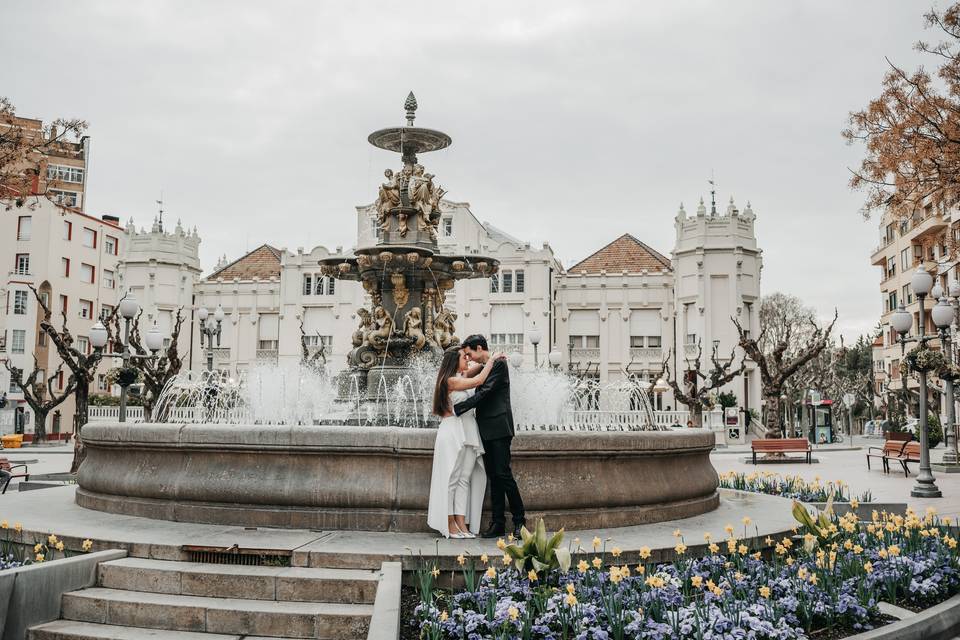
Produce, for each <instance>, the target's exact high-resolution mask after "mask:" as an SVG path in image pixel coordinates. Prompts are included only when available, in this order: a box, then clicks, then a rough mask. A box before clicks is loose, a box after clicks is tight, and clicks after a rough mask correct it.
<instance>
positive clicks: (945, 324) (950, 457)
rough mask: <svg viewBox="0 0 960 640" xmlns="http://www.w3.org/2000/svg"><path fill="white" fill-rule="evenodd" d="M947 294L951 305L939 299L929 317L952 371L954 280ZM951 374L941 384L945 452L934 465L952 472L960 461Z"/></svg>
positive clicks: (958, 286)
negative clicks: (943, 388)
mask: <svg viewBox="0 0 960 640" xmlns="http://www.w3.org/2000/svg"><path fill="white" fill-rule="evenodd" d="M938 289H939V291H938ZM933 293H941V294H942V293H943V289H942V288H941V287H940V286H939V285H938V286H936V287H934V291H933ZM948 293H949V295H950V297H951V298H953V303H952V304H951V302H950V301H949V300H948V299H947V298H946V297H941V298H940V300H939V302H937V304H936V305H935V306H934V307H933V309H932V311H931V315H932V316H933V323H934V324H935V325H936V326H937V331H938V333H939V334H940V344H941V348H942V349H943V354H944V356H945V357H946V360H947V364H948V365H950V368H951V369H952V368H953V367H952V365H953V364H954V358H953V340H952V337H953V336H952V331H951V327H950V325H952V324H953V322H954V319H955V318H956V304H957V301H956V299H957V297H958V296H960V283H957V281H956V280H954V281H953V282H951V283H950V287H949V289H948ZM952 374H953V372H952V371H951V372H950V375H947V376H944V377H943V384H944V387H945V391H946V396H947V398H946V403H947V423H946V424H945V425H944V427H943V433H944V437H945V438H946V441H947V442H946V447H947V450H946V451H945V452H944V454H943V458H942V464H940V465H936V468H937V470H938V471H953V470H955V469H956V466H957V463H958V461H960V460H958V455H957V420H956V408H955V404H954V402H955V387H954V380H953V375H952Z"/></svg>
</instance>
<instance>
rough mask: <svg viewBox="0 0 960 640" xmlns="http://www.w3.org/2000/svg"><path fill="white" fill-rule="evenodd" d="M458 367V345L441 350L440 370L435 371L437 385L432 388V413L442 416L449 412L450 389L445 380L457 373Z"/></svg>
mask: <svg viewBox="0 0 960 640" xmlns="http://www.w3.org/2000/svg"><path fill="white" fill-rule="evenodd" d="M459 368H460V347H450V348H448V349H447V350H446V351H444V352H443V359H442V360H441V361H440V370H439V371H438V372H437V385H436V386H435V387H434V388H433V413H434V415H438V416H440V417H443V416H445V415H447V414H448V413H450V391H449V389H448V388H447V381H448V380H449V379H450V378H451V376H455V375H457V369H459Z"/></svg>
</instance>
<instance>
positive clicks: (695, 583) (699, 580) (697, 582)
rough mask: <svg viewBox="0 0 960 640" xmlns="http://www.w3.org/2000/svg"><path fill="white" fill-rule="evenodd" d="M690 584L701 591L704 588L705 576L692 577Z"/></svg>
mask: <svg viewBox="0 0 960 640" xmlns="http://www.w3.org/2000/svg"><path fill="white" fill-rule="evenodd" d="M690 584H692V585H693V586H695V587H696V588H698V589H699V588H700V587H701V586H703V576H690Z"/></svg>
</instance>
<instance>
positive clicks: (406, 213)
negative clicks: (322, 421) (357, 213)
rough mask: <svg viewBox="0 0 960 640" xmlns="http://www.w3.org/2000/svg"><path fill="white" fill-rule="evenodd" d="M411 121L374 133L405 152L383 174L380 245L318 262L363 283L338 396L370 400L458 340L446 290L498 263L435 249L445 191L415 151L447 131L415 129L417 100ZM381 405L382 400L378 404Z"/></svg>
mask: <svg viewBox="0 0 960 640" xmlns="http://www.w3.org/2000/svg"><path fill="white" fill-rule="evenodd" d="M404 108H405V109H406V119H407V124H406V126H401V127H391V128H388V129H380V130H379V131H374V132H373V133H371V134H370V135H369V137H368V138H367V140H368V141H369V142H370V144H372V145H373V146H375V147H377V148H379V149H385V150H387V151H394V152H397V153H399V154H400V161H401V164H402V166H401V168H400V169H399V170H398V171H397V172H394V171H393V170H392V169H387V170H386V171H384V177H385V179H386V180H385V182H383V184H381V185H380V188H379V193H378V196H377V200H376V203H375V208H376V212H377V220H376V225H377V233H376V237H377V239H378V242H377V243H376V244H374V245H372V246H366V247H358V248H357V249H356V251H355V254H356V255H354V256H332V257H329V258H326V259H324V260H321V261H320V265H321V267H320V269H321V272H322V273H323V274H324V275H327V276H330V277H333V278H337V279H340V280H353V281H359V282H360V283H362V285H363V288H364V290H365V291H366V292H367V294H368V296H369V299H370V308H369V309H358V310H357V316H358V317H359V319H360V326H359V327H358V328H357V330H356V331H355V332H354V334H353V349H352V350H351V351H350V353H349V355H348V356H347V359H348V363H349V370H348V371H346V372H345V373H344V375H343V376H342V377H341V380H342V383H341V394H346V393H351V392H356V391H358V390H359V392H360V393H366V395H367V398H368V399H369V400H371V401H377V400H380V399H382V396H383V395H384V393H385V392H386V391H388V390H389V389H392V388H394V387H395V385H396V384H397V381H398V380H400V379H402V378H403V377H404V376H406V375H407V374H408V373H409V366H410V362H411V360H412V359H414V358H416V357H418V356H422V355H423V354H429V355H436V356H439V355H440V354H441V353H442V352H443V350H444V349H446V348H447V347H449V346H451V345H455V344H458V343H459V338H458V337H457V336H456V329H455V326H454V325H455V323H456V319H457V314H456V313H455V312H454V311H453V310H452V309H450V308H448V307H447V306H446V293H447V291H449V290H450V289H452V288H453V286H454V283H455V282H456V281H457V280H461V279H467V278H488V277H490V276H491V275H492V274H494V273H496V272H497V269H498V268H499V263H498V262H497V260H494V259H493V258H487V257H483V256H479V255H469V256H466V255H462V256H457V255H442V254H440V253H439V249H438V246H437V236H438V233H437V229H438V227H439V224H440V199H441V198H442V197H443V195H444V194H445V193H446V191H445V190H444V189H443V188H442V187H441V186H440V185H439V184H437V183H436V182H435V181H434V179H435V176H434V174H432V173H429V172H427V170H426V169H425V168H424V166H423V165H422V164H420V162H419V160H418V158H417V154H423V153H427V152H430V151H437V150H439V149H444V148H446V147H448V146H450V144H451V142H452V141H451V139H450V136H448V135H447V134H445V133H443V132H440V131H435V130H433V129H425V128H423V127H416V126H414V124H413V122H414V119H415V117H416V111H417V99H416V97H414V95H413V92H411V93H410V95H408V96H407V99H406V102H405V103H404ZM380 406H383V405H380Z"/></svg>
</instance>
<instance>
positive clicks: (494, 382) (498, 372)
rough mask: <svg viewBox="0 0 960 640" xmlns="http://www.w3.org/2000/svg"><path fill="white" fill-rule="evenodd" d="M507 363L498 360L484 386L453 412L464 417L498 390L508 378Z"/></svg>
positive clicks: (458, 404) (456, 406) (457, 405)
mask: <svg viewBox="0 0 960 640" xmlns="http://www.w3.org/2000/svg"><path fill="white" fill-rule="evenodd" d="M506 367H507V363H506V362H505V361H503V360H497V361H496V362H494V363H493V368H492V369H490V374H489V375H488V376H487V379H486V380H485V381H484V383H483V384H482V385H480V386H479V387H477V390H476V391H475V392H474V394H473V395H472V396H470V397H469V398H467V399H466V400H463V401H461V402H458V403H457V404H456V405H454V407H453V412H454V413H455V414H457V415H458V416H460V415H463V414H464V413H466V412H467V411H470V409H473V408H474V407H476V406H477V404H479V403H480V402H482V401H483V399H484V398H485V397H486V396H487V395H489V394H490V393H491V392H492V391H493V390H494V389H496V388H497V387H498V386H499V385H500V384H501V383H502V382H503V381H504V380H505V379H506V376H507V372H506Z"/></svg>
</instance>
